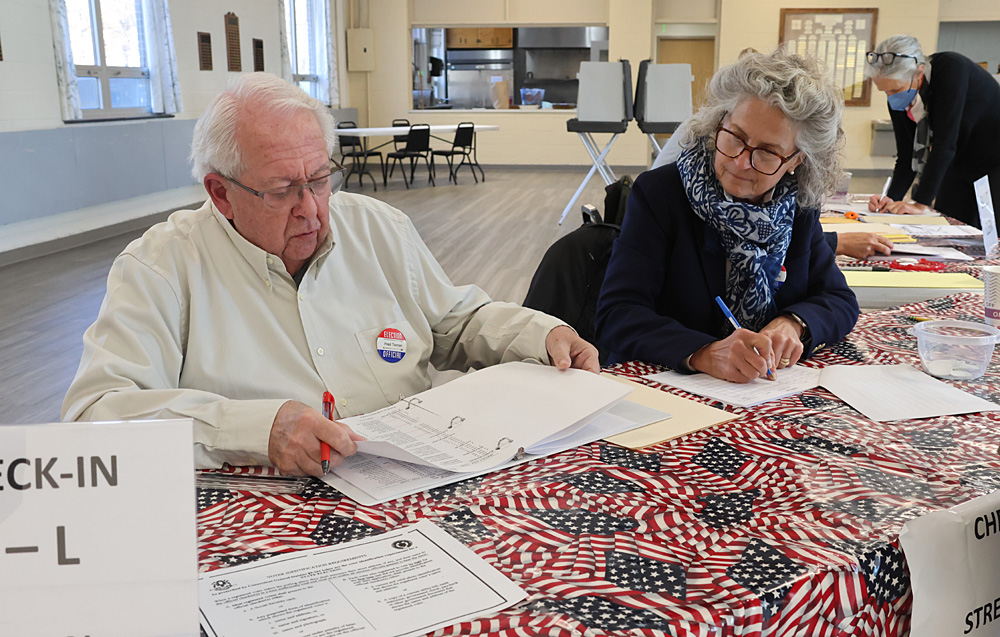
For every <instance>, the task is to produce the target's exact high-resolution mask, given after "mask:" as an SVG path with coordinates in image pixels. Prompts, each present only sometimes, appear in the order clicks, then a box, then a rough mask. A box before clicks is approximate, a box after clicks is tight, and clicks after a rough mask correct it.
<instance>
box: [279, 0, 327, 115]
mask: <svg viewBox="0 0 1000 637" xmlns="http://www.w3.org/2000/svg"><path fill="white" fill-rule="evenodd" d="M300 2H304V3H305V4H306V21H307V22H308V23H309V24H308V27H307V32H306V33H301V32H299V28H298V26H299V25H297V24H296V20H295V6H296V4H298V3H300ZM285 3H286V4H285V7H286V12H287V14H288V15H286V16H285V21H286V24H287V27H288V49H289V56H288V57H289V58H291V59H290V62H291V66H292V82H294V83H295V85H296V86H299V87H300V88H302V89H303V90H304V91H306V92H307V93H309V95H311V96H313V97H315V98H316V99H318V100H320V101H321V102H323V103H324V104H326V103H328V102H329V101H330V97H329V96H328V95H321V94H320V93H321V84H320V79H321V78H320V75H319V74H317V73H299V68H298V66H299V56H298V46H297V44H298V38H299V37H305V38H308V44H309V57H310V59H311V60H312V66H313V68H316V69H320V70H322V68H323V67H324V66H326V60H325V59H324V57H323V55H322V53H321V50H320V43H319V37H320V34H319V33H318V25H320V24H325V23H326V22H327V20H321V19H320V18H322V16H317V15H316V12H317V10H322V8H320V6H321V4H320V3H319V2H317V1H316V0H285ZM322 6H323V7H325V8H326V10H327V11H329V4H328V3H327V2H325V1H323V2H322ZM303 82H308V83H309V87H308V88H306V87H304V86H302V83H303Z"/></svg>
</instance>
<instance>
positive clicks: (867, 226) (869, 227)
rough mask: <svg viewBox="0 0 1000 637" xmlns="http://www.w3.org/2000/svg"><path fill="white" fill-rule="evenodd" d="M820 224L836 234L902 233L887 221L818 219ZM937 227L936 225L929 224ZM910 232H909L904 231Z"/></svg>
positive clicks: (825, 230) (827, 230)
mask: <svg viewBox="0 0 1000 637" xmlns="http://www.w3.org/2000/svg"><path fill="white" fill-rule="evenodd" d="M820 225H821V226H823V232H836V233H837V234H844V233H847V232H876V233H878V234H890V235H897V234H904V233H902V232H900V231H899V227H898V226H896V225H889V224H887V223H862V222H860V221H858V222H855V223H833V224H830V223H825V222H823V221H822V220H820ZM919 227H923V226H919ZM930 227H935V228H936V227H937V226H930ZM905 234H910V233H905Z"/></svg>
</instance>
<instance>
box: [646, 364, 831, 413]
mask: <svg viewBox="0 0 1000 637" xmlns="http://www.w3.org/2000/svg"><path fill="white" fill-rule="evenodd" d="M819 374H820V370H818V369H814V368H811V367H803V366H801V365H792V366H791V367H786V368H785V369H780V370H777V371H775V373H774V375H775V378H776V379H777V380H767V379H765V378H757V379H755V380H752V381H750V382H749V383H731V382H729V381H728V380H722V379H721V378H715V377H714V376H709V375H708V374H679V373H677V372H660V373H658V374H649V375H647V376H643V378H648V379H649V380H655V381H656V382H658V383H663V384H664V385H670V386H671V387H676V388H678V389H683V390H684V391H686V392H690V393H692V394H697V395H698V396H704V397H706V398H714V399H715V400H721V401H722V402H724V403H729V404H730V405H735V406H736V407H753V406H754V405H759V404H761V403H766V402H770V401H772V400H778V399H779V398H784V397H785V396H791V395H793V394H799V393H801V392H804V391H806V390H807V389H812V388H813V387H816V386H817V385H819Z"/></svg>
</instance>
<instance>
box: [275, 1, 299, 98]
mask: <svg viewBox="0 0 1000 637" xmlns="http://www.w3.org/2000/svg"><path fill="white" fill-rule="evenodd" d="M278 13H279V19H278V22H279V24H280V25H281V28H280V29H278V46H279V48H280V49H281V73H280V75H281V78H282V79H283V80H285V81H286V82H288V83H289V84H294V83H295V81H294V78H293V77H292V55H291V53H290V52H289V49H288V19H289V15H288V3H287V2H286V0H278Z"/></svg>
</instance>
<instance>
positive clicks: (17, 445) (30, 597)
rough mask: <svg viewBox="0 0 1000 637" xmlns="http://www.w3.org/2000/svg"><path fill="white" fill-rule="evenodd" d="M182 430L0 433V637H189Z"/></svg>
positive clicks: (190, 567) (117, 426)
mask: <svg viewBox="0 0 1000 637" xmlns="http://www.w3.org/2000/svg"><path fill="white" fill-rule="evenodd" d="M192 431H193V429H192V422H191V420H190V419H186V420H159V421H141V422H139V421H137V422H116V423H81V422H73V423H56V424H47V425H0V545H2V550H0V572H3V573H5V574H7V575H8V576H7V577H4V578H2V581H0V600H2V601H0V635H33V636H35V637H48V636H52V637H67V636H69V635H102V636H112V635H114V636H121V637H126V636H128V637H140V636H153V635H178V636H179V635H192V636H195V635H198V634H199V630H198V579H197V578H198V550H197V527H196V520H195V512H196V505H195V485H194V455H193V453H192V440H193V433H192Z"/></svg>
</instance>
